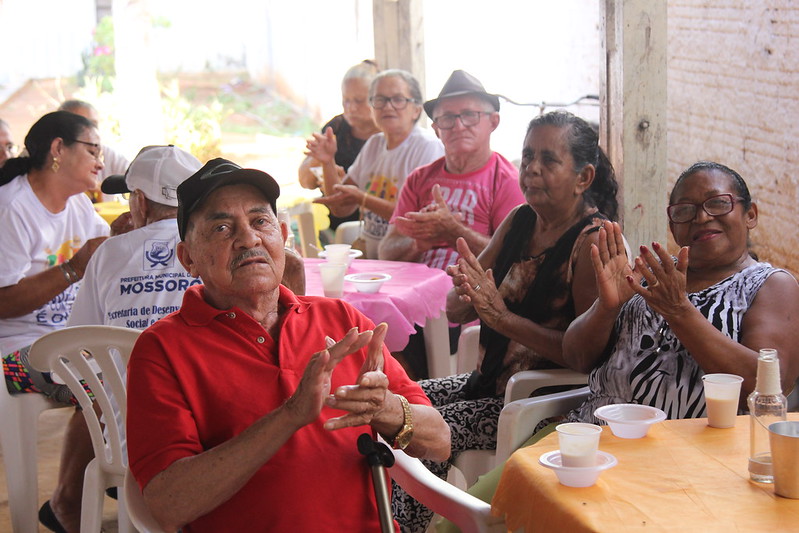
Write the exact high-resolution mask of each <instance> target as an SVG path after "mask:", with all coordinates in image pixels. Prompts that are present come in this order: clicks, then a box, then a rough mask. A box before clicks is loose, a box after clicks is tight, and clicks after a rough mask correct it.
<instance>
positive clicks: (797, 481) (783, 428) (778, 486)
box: [768, 421, 799, 499]
mask: <svg viewBox="0 0 799 533" xmlns="http://www.w3.org/2000/svg"><path fill="white" fill-rule="evenodd" d="M768 429H769V433H768V437H769V442H770V444H771V467H772V469H773V471H774V493H775V494H778V495H780V496H782V497H784V498H793V499H799V461H797V460H796V458H797V457H799V421H784V422H774V423H773V424H769V427H768Z"/></svg>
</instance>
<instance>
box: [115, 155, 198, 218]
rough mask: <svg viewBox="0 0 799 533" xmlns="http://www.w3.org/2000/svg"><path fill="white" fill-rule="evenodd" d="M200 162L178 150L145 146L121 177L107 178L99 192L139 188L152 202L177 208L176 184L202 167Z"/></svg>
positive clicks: (123, 191)
mask: <svg viewBox="0 0 799 533" xmlns="http://www.w3.org/2000/svg"><path fill="white" fill-rule="evenodd" d="M202 166H203V165H202V163H200V160H199V159H197V158H196V157H194V156H193V155H191V154H190V153H188V152H186V151H185V150H181V149H180V148H178V147H176V146H173V145H171V144H170V145H168V146H145V147H144V148H142V149H141V151H140V152H139V154H138V155H137V156H136V158H135V159H134V160H133V161H131V163H130V166H128V170H127V172H125V175H124V176H123V175H119V174H117V175H114V176H108V177H107V178H106V179H104V180H103V183H102V185H101V186H100V189H101V190H102V191H103V192H104V193H106V194H122V193H126V192H132V191H134V190H136V189H141V191H142V192H143V193H144V196H146V197H147V198H148V199H149V200H152V201H153V202H156V203H159V204H163V205H169V206H172V207H177V206H178V195H177V188H178V185H180V184H181V183H183V181H184V180H185V179H186V178H188V177H189V176H191V175H192V174H194V173H195V172H197V171H198V170H199V169H200V167H202Z"/></svg>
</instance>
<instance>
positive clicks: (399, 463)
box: [389, 450, 507, 533]
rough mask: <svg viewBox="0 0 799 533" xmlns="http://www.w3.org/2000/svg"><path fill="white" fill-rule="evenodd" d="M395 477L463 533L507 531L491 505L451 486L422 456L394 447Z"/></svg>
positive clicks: (391, 470) (417, 498)
mask: <svg viewBox="0 0 799 533" xmlns="http://www.w3.org/2000/svg"><path fill="white" fill-rule="evenodd" d="M392 453H393V454H394V466H392V467H391V468H390V469H389V474H390V476H391V478H392V479H393V480H394V481H396V482H397V484H399V485H400V486H401V487H402V488H403V489H405V492H407V493H408V494H410V495H411V496H412V497H413V498H415V499H416V500H418V501H419V502H420V503H422V504H423V505H425V506H426V507H427V508H428V509H430V510H432V511H433V512H434V513H437V514H439V515H441V516H443V517H445V518H447V519H448V520H450V521H451V522H453V523H454V524H456V525H457V526H458V527H459V528H460V529H461V531H463V533H494V532H497V533H498V532H500V531H502V532H503V533H504V532H505V531H507V528H506V527H505V521H504V520H503V519H502V518H498V517H495V516H492V515H491V505H489V504H487V503H486V502H484V501H482V500H480V499H478V498H476V497H475V496H472V495H471V494H469V493H467V492H465V491H462V490H461V489H459V488H457V487H455V486H453V485H450V484H449V483H447V482H446V481H444V480H443V479H441V478H439V477H438V476H436V475H435V474H433V473H432V472H430V471H429V470H428V469H427V468H426V467H425V466H424V465H423V464H422V462H421V461H420V460H419V459H416V458H414V457H411V456H409V455H408V454H406V453H405V452H403V451H402V450H392Z"/></svg>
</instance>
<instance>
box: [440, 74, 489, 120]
mask: <svg viewBox="0 0 799 533" xmlns="http://www.w3.org/2000/svg"><path fill="white" fill-rule="evenodd" d="M464 94H473V95H475V96H478V97H480V98H482V99H483V100H485V101H486V102H488V103H489V104H491V105H492V106H494V110H495V111H499V98H498V97H497V95H495V94H491V93H487V92H486V90H485V88H484V87H483V84H482V83H480V80H478V79H477V78H475V77H474V76H472V75H471V74H469V73H468V72H466V71H465V70H456V71H453V73H452V74H450V76H449V79H448V80H447V82H446V83H445V84H444V88H443V89H441V92H440V93H438V98H434V99H433V100H428V101H427V102H425V103H424V112H425V113H427V116H428V117H430V118H433V109H435V107H436V104H437V103H438V101H439V100H442V99H444V98H449V97H451V96H461V95H464Z"/></svg>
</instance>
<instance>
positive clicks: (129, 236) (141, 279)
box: [68, 218, 201, 329]
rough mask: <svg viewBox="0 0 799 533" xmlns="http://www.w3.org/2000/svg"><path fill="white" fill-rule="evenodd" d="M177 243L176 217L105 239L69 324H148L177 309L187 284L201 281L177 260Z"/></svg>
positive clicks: (130, 326)
mask: <svg viewBox="0 0 799 533" xmlns="http://www.w3.org/2000/svg"><path fill="white" fill-rule="evenodd" d="M178 242H180V238H179V237H178V223H177V220H176V219H174V218H169V219H165V220H159V221H157V222H153V223H152V224H148V225H146V226H144V227H141V228H139V229H135V230H133V231H130V232H128V233H125V234H123V235H118V236H116V237H112V238H110V239H108V240H107V241H105V242H104V243H103V244H102V246H100V248H98V250H97V251H96V252H95V254H94V255H93V256H92V259H91V261H89V266H88V267H87V268H86V275H85V276H84V278H83V285H82V286H81V288H80V294H78V297H77V299H76V300H75V305H73V307H72V314H71V315H70V317H69V323H68V324H69V325H70V326H83V325H92V324H102V325H106V326H119V327H123V328H133V329H145V328H147V327H148V326H150V325H151V324H153V323H154V322H155V321H156V320H159V319H161V318H163V317H165V316H166V315H168V314H170V313H173V312H175V311H177V310H178V309H179V308H180V304H181V302H182V301H183V294H184V293H185V292H186V289H188V288H189V287H191V286H192V285H197V284H198V283H201V281H200V279H199V278H195V277H192V276H191V275H189V273H188V272H186V269H184V268H183V265H181V264H180V261H178V258H177V252H176V250H175V248H176V246H177V243H178Z"/></svg>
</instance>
